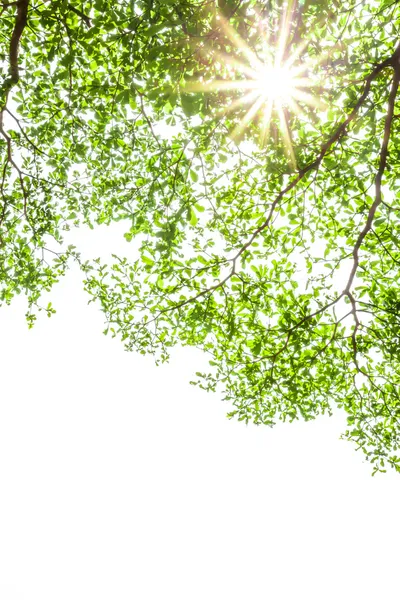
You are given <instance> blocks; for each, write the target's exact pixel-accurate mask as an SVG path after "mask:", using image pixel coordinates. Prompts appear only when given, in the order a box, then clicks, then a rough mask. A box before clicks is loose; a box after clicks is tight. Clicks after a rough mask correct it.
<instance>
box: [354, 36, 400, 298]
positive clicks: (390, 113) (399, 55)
mask: <svg viewBox="0 0 400 600" xmlns="http://www.w3.org/2000/svg"><path fill="white" fill-rule="evenodd" d="M389 65H391V66H392V67H393V80H392V86H391V89H390V94H389V102H388V110H387V113H386V118H385V127H384V134H383V141H382V146H381V151H380V156H379V166H378V171H377V173H376V177H375V200H374V202H373V204H372V205H371V208H370V209H369V212H368V217H367V222H366V223H365V226H364V228H363V229H362V231H361V232H360V234H359V236H358V238H357V241H356V243H355V246H354V248H353V259H354V260H353V267H352V269H351V272H350V275H349V279H348V281H347V285H346V287H345V289H344V293H345V294H346V295H349V292H350V289H351V286H352V284H353V281H354V277H355V275H356V272H357V269H358V266H359V264H360V257H359V250H360V248H361V245H362V243H363V241H364V239H365V238H366V236H367V235H368V233H369V232H370V231H371V228H372V224H373V222H374V218H375V213H376V211H377V209H378V207H379V205H380V204H381V203H382V178H383V174H384V172H385V169H386V165H387V158H388V146H389V140H390V132H391V128H392V122H393V117H394V107H395V103H396V96H397V91H398V89H399V83H400V46H398V48H397V49H396V52H395V53H394V55H393V56H392V58H391V59H390V62H389Z"/></svg>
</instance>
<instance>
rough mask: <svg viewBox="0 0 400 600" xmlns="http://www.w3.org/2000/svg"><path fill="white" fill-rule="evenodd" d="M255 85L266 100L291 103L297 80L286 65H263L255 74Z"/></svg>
mask: <svg viewBox="0 0 400 600" xmlns="http://www.w3.org/2000/svg"><path fill="white" fill-rule="evenodd" d="M255 75H256V76H255V79H254V87H255V89H257V90H258V91H259V92H260V96H263V97H264V98H265V100H273V101H274V102H275V103H280V104H286V103H290V100H291V99H292V97H293V95H294V94H295V91H296V81H295V77H294V75H293V74H292V73H291V71H290V69H288V68H285V67H263V68H262V69H261V70H260V72H259V73H256V74H255Z"/></svg>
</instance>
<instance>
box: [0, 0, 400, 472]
mask: <svg viewBox="0 0 400 600" xmlns="http://www.w3.org/2000/svg"><path fill="white" fill-rule="evenodd" d="M0 15H1V37H0V43H1V55H0V60H1V64H2V67H3V69H2V70H3V73H2V75H1V78H0V152H1V155H0V159H1V165H0V299H1V301H2V302H3V303H4V302H5V303H10V302H11V301H12V299H13V298H14V297H15V295H17V294H20V293H24V294H26V296H27V298H28V304H29V310H28V313H27V318H28V321H29V323H30V324H31V325H32V324H33V322H34V320H35V318H36V312H37V310H41V309H42V310H43V309H44V310H46V311H47V312H48V313H49V314H50V313H51V312H52V311H53V310H54V309H53V308H52V306H51V305H48V306H41V305H40V296H41V294H42V293H43V292H44V291H49V290H50V289H51V288H52V286H53V285H54V284H55V283H56V282H57V281H58V280H59V279H60V277H61V276H62V275H63V274H64V273H65V272H66V269H67V268H68V267H69V265H70V264H71V262H78V263H79V265H80V267H81V269H82V271H83V273H84V277H85V288H86V290H87V292H88V294H89V295H90V299H92V300H95V301H97V302H98V303H99V304H100V305H101V307H102V309H103V311H104V314H105V318H106V323H107V329H106V330H107V331H108V330H110V331H111V333H112V334H113V335H117V336H119V337H120V338H121V339H122V340H123V342H124V344H125V345H126V348H127V349H131V350H133V349H135V350H137V351H139V352H142V353H152V354H154V355H156V356H157V359H158V360H166V359H167V358H168V352H169V349H170V348H171V347H172V346H173V345H175V344H181V345H182V344H183V345H190V346H195V347H198V348H200V349H202V350H204V351H205V352H207V353H208V354H209V355H210V370H209V372H207V373H197V377H198V381H197V383H199V384H200V385H201V386H202V387H204V388H205V389H207V390H215V389H217V388H219V389H221V393H222V395H223V398H224V399H226V400H228V401H229V402H230V404H231V412H230V413H229V415H230V416H232V417H233V416H236V417H237V418H239V419H240V420H244V421H246V422H249V421H253V422H254V423H257V424H266V425H273V424H274V423H275V421H276V420H277V419H281V420H283V421H286V420H289V421H290V420H293V419H296V418H298V417H302V418H304V419H306V420H308V419H313V418H315V417H316V416H317V415H319V414H323V413H326V412H327V413H330V412H331V411H332V409H333V407H334V406H339V407H341V408H343V409H344V410H345V411H346V412H347V414H348V429H347V431H346V432H345V433H344V436H345V437H348V438H349V439H350V440H352V441H353V442H355V443H356V445H357V447H360V448H362V450H363V451H364V453H365V455H366V457H367V458H368V459H369V460H370V461H371V462H372V463H373V465H374V467H373V468H374V471H376V470H384V469H385V468H386V466H387V465H391V466H392V467H394V468H395V469H397V470H399V471H400V454H399V436H400V423H399V420H400V396H399V394H400V390H399V384H400V286H399V281H400V208H399V199H400V182H399V170H400V154H399V148H400V118H399V117H400V107H399V106H398V95H397V94H398V87H399V81H400V35H399V34H400V10H399V2H398V0H395V1H393V0H361V1H359V0H353V1H348V0H329V1H328V0H288V1H287V2H286V3H284V2H282V1H281V0H266V1H258V0H218V2H216V1H212V0H211V1H210V0H136V1H135V0H129V1H128V0H120V1H119V2H112V1H110V0H89V1H82V2H71V3H69V2H67V1H66V0H52V1H51V2H50V1H47V0H44V1H41V0H17V1H16V2H8V1H0ZM290 73H291V75H290ZM285 77H286V79H285ZM120 220H124V222H125V223H126V233H125V238H126V240H127V242H135V244H137V248H138V251H137V259H136V260H134V261H132V260H128V259H127V258H125V257H123V256H118V257H117V256H115V257H114V259H113V262H112V263H110V264H106V263H103V262H102V261H101V260H100V259H98V260H95V261H89V260H87V259H86V258H85V256H84V255H82V254H80V252H79V248H74V247H72V246H66V244H65V243H64V242H63V236H64V233H65V231H67V230H68V229H70V228H72V227H77V226H80V227H84V226H88V227H90V228H93V227H94V226H104V225H108V224H110V223H112V222H115V221H120Z"/></svg>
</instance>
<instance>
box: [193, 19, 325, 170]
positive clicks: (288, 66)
mask: <svg viewBox="0 0 400 600" xmlns="http://www.w3.org/2000/svg"><path fill="white" fill-rule="evenodd" d="M219 20H220V23H221V28H222V29H223V31H224V32H225V34H226V35H227V38H228V39H229V40H230V42H231V43H232V44H233V45H234V46H235V47H236V49H237V56H233V55H232V53H230V54H229V55H228V54H223V53H216V52H215V51H213V52H212V57H213V62H214V65H215V66H216V67H217V68H218V67H221V71H222V72H223V73H224V75H225V78H224V79H211V80H204V79H201V80H198V81H195V82H192V83H191V84H190V85H188V86H187V87H186V91H188V92H195V91H201V92H212V91H231V92H232V91H233V92H237V93H236V94H235V97H234V99H232V100H231V101H230V102H229V104H228V105H227V106H225V107H224V108H223V109H222V110H220V111H219V113H218V116H224V115H226V114H228V113H230V112H232V111H235V110H239V109H240V110H241V111H242V112H243V108H245V107H246V106H248V107H249V108H248V109H247V111H246V112H245V114H244V116H243V117H242V118H241V120H240V121H239V123H238V124H237V126H236V127H235V128H234V130H233V131H232V132H231V137H233V138H240V137H241V135H242V134H243V132H244V130H245V129H246V128H247V127H248V126H249V124H250V123H251V122H252V121H257V122H258V123H259V124H260V141H261V144H262V145H265V144H266V143H268V140H269V133H270V126H271V122H272V120H273V118H274V117H275V118H274V121H275V122H277V126H278V130H279V131H280V135H281V137H282V139H283V145H284V148H285V151H286V154H287V156H288V159H289V162H290V163H291V165H292V166H293V167H295V166H296V160H295V153H294V150H293V143H292V136H291V132H290V127H289V124H288V114H289V115H297V116H299V115H301V114H302V113H303V112H304V110H303V107H304V105H308V106H312V107H321V103H320V101H319V100H318V99H317V98H316V97H315V96H314V95H313V94H312V93H310V92H309V91H308V90H309V88H311V87H312V82H311V80H310V77H309V70H310V69H309V67H310V65H309V63H307V61H306V60H305V59H304V56H303V55H302V53H303V52H304V45H303V46H300V47H298V48H297V49H296V50H293V51H291V52H288V37H289V29H290V14H289V13H285V14H284V15H283V17H282V22H281V25H280V27H279V31H280V32H281V33H280V36H279V39H278V40H277V41H275V43H270V40H269V37H268V35H265V36H264V37H263V38H262V45H261V47H260V48H257V51H256V50H255V49H252V48H250V47H249V46H248V45H247V44H246V42H245V41H244V40H243V39H242V38H241V37H240V36H239V34H238V33H237V31H235V30H234V29H233V28H232V27H231V25H229V23H228V22H227V21H226V20H224V18H223V17H219ZM204 52H205V53H206V54H207V48H204Z"/></svg>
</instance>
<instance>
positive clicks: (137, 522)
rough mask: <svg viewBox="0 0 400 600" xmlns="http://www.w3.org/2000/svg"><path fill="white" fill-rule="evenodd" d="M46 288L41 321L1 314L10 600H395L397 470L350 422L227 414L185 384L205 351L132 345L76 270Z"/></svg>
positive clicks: (4, 583)
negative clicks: (262, 420) (275, 422)
mask: <svg viewBox="0 0 400 600" xmlns="http://www.w3.org/2000/svg"><path fill="white" fill-rule="evenodd" d="M82 235H84V237H82ZM80 236H81V237H80V242H79V243H80V244H81V245H82V244H83V245H84V246H85V244H86V246H85V247H86V250H91V252H92V253H93V254H94V255H95V254H96V252H97V250H98V248H99V247H101V248H102V249H105V251H106V250H107V248H106V246H107V243H108V241H109V240H110V239H111V238H109V237H108V236H104V230H100V233H96V232H91V233H90V235H89V234H88V233H85V234H80ZM96 236H97V237H96ZM111 241H112V240H111ZM111 241H110V244H111V246H110V247H112V248H113V249H114V250H115V249H116V248H115V243H114V242H115V240H114V242H113V243H111ZM123 244H125V246H123V247H124V248H125V249H126V248H129V246H128V245H127V244H126V243H125V242H123ZM117 250H118V249H117ZM51 299H52V301H53V304H54V305H55V307H56V308H57V311H58V312H57V315H55V316H54V317H52V318H51V319H47V318H46V317H45V316H41V317H40V318H39V320H38V323H37V325H36V326H35V328H34V329H33V330H31V331H29V330H28V329H27V327H26V324H25V322H24V312H25V304H24V301H23V300H22V299H21V300H20V299H18V300H17V302H16V303H15V304H14V305H13V306H12V307H10V308H2V309H1V310H0V335H1V340H2V343H1V347H0V360H1V397H0V598H1V599H4V600H36V599H38V600H72V599H73V600H92V599H93V600H109V599H113V600H114V599H118V600H128V599H129V600H131V599H136V598H137V599H138V600H164V599H167V600H168V599H171V600H205V599H207V600H225V599H227V600H228V599H229V600H239V599H240V600H244V599H246V600H261V599H262V600H269V599H271V600H297V599H305V600H330V599H332V600H333V599H335V600H337V599H339V598H340V600H358V599H360V600H372V599H374V600H376V598H385V600H390V599H392V598H393V599H398V598H399V597H400V583H399V564H400V549H399V539H400V511H399V506H400V476H399V475H397V476H396V475H395V474H393V473H388V474H386V475H384V476H381V475H377V476H375V477H371V475H370V473H371V467H370V466H369V465H367V464H366V463H364V462H363V460H362V456H361V454H360V453H356V452H355V451H354V449H353V447H352V446H351V445H350V444H349V443H346V442H343V441H339V440H338V437H339V433H340V431H341V429H342V427H343V423H342V421H341V419H340V418H335V419H320V420H318V421H315V422H314V423H307V424H305V423H296V424H291V425H290V424H287V425H281V426H278V427H276V428H275V429H274V430H270V429H268V428H262V427H258V428H257V427H255V426H250V425H249V426H247V427H246V426H245V425H244V424H243V423H238V422H235V421H228V420H227V419H226V417H225V413H226V411H227V410H228V406H226V405H224V404H223V403H221V402H219V400H218V397H217V396H215V395H214V396H212V395H208V394H206V393H205V392H202V391H201V390H199V389H197V388H193V387H192V386H190V385H189V384H188V381H189V380H190V379H191V376H192V374H193V372H194V371H196V370H198V369H199V368H201V366H202V364H204V360H205V359H204V358H203V357H202V355H201V354H198V353H196V352H194V351H193V352H191V351H188V350H187V349H186V350H183V351H182V350H181V351H177V352H176V353H175V354H174V357H173V359H172V361H171V363H170V364H169V365H164V366H162V367H159V368H156V367H155V366H154V364H153V361H152V359H151V358H150V357H148V358H146V357H140V356H136V355H134V354H127V353H125V352H124V351H123V348H122V345H121V344H120V343H119V342H118V341H117V340H112V339H111V338H108V337H104V336H103V335H102V333H101V331H102V329H103V318H102V315H101V313H99V312H98V311H97V309H96V307H95V306H94V305H93V304H92V305H89V306H87V304H86V303H87V297H86V296H85V295H84V294H83V292H81V291H80V287H79V280H78V276H77V274H76V273H74V272H71V273H70V274H69V275H68V277H66V278H65V280H64V281H63V282H62V283H61V284H60V285H59V286H58V287H57V288H56V289H55V290H54V293H53V294H52V297H51Z"/></svg>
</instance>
